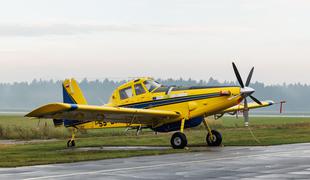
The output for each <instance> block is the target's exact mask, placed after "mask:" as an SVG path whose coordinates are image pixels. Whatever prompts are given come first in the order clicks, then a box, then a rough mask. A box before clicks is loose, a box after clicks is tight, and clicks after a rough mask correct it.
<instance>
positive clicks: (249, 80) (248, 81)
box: [245, 67, 254, 87]
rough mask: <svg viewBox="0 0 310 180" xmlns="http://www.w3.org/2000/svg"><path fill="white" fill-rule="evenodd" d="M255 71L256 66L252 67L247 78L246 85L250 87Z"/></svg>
mask: <svg viewBox="0 0 310 180" xmlns="http://www.w3.org/2000/svg"><path fill="white" fill-rule="evenodd" d="M253 71H254V67H252V69H251V71H250V73H249V75H248V78H247V79H246V83H245V86H246V87H248V86H249V85H250V82H251V79H252V75H253Z"/></svg>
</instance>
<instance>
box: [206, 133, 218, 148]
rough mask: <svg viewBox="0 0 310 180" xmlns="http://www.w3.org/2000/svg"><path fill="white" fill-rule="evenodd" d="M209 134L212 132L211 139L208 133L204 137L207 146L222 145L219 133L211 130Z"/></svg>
mask: <svg viewBox="0 0 310 180" xmlns="http://www.w3.org/2000/svg"><path fill="white" fill-rule="evenodd" d="M211 132H212V137H213V139H212V138H211V135H210V133H208V135H207V137H206V141H207V144H208V146H220V145H221V144H222V135H221V133H219V132H218V131H216V130H212V131H211Z"/></svg>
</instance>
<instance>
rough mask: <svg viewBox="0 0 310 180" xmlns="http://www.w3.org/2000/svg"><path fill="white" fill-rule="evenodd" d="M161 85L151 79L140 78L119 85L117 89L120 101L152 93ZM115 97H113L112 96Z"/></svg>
mask: <svg viewBox="0 0 310 180" xmlns="http://www.w3.org/2000/svg"><path fill="white" fill-rule="evenodd" d="M161 86H162V85H161V84H160V83H158V82H156V81H155V80H153V79H151V78H140V79H136V80H133V81H130V82H128V83H125V84H123V85H121V86H120V87H119V88H118V90H117V91H118V93H119V98H120V100H125V99H128V98H131V97H133V96H138V95H143V94H145V93H148V92H152V91H154V90H155V89H157V88H159V87H161ZM114 96H115V95H114Z"/></svg>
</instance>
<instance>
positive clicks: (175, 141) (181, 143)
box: [170, 118, 187, 149]
mask: <svg viewBox="0 0 310 180" xmlns="http://www.w3.org/2000/svg"><path fill="white" fill-rule="evenodd" d="M184 124H185V118H183V119H182V120H181V128H180V132H176V133H174V134H173V135H172V137H171V140H170V143H171V146H172V147H173V149H184V148H185V146H186V145H187V139H186V136H185V134H184V133H183V131H184Z"/></svg>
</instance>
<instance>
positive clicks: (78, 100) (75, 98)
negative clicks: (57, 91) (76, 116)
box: [53, 79, 87, 126]
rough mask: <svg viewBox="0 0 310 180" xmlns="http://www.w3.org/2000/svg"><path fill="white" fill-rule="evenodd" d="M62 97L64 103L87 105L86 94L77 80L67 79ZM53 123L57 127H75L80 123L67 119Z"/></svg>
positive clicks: (63, 84)
mask: <svg viewBox="0 0 310 180" xmlns="http://www.w3.org/2000/svg"><path fill="white" fill-rule="evenodd" d="M62 95H63V102H64V103H68V104H87V101H86V99H85V97H84V94H83V92H82V90H81V89H80V87H79V84H78V83H77V81H76V80H75V79H66V80H65V81H64V82H63V83H62ZM53 122H54V125H55V126H62V125H63V124H64V125H65V126H73V125H75V124H78V123H79V121H75V120H66V119H54V120H53Z"/></svg>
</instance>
